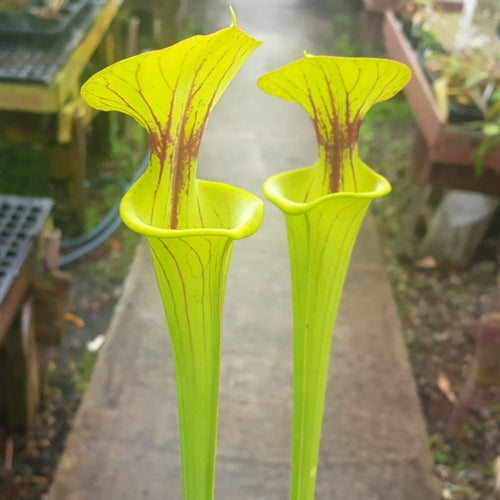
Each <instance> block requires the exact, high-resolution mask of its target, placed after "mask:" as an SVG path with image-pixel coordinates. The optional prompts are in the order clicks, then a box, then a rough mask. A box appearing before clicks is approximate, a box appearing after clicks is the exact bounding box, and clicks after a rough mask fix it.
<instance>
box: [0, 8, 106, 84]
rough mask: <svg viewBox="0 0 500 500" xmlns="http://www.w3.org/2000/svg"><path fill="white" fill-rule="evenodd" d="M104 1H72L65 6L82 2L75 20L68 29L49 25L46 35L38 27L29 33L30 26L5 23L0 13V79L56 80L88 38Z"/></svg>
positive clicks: (20, 80) (48, 81)
mask: <svg viewBox="0 0 500 500" xmlns="http://www.w3.org/2000/svg"><path fill="white" fill-rule="evenodd" d="M0 1H1V0H0ZM102 2H103V0H73V2H69V3H68V4H66V5H65V6H64V7H66V6H68V7H67V8H73V10H74V11H76V10H78V9H77V4H78V8H79V10H78V14H77V15H74V16H73V17H72V20H71V23H70V24H68V25H67V26H66V27H65V28H64V29H57V30H51V29H47V32H46V34H45V36H42V35H39V34H38V31H37V30H32V31H31V33H32V35H30V36H28V35H27V34H26V33H27V28H25V29H23V28H21V27H20V26H19V25H18V26H17V28H16V26H14V25H12V26H10V23H6V22H4V23H2V22H1V17H0V80H1V81H8V82H21V83H29V84H31V83H37V84H38V83H41V84H43V85H49V84H50V83H52V81H53V80H54V77H55V76H56V74H57V73H58V71H59V70H60V69H61V68H62V67H63V66H64V64H65V63H66V61H67V60H68V57H69V56H70V54H71V53H72V52H73V51H74V50H75V49H76V48H77V47H78V45H79V44H80V43H81V41H82V40H83V39H84V38H85V35H86V34H87V32H88V31H89V29H90V27H91V26H92V23H93V22H94V20H95V18H96V16H97V13H98V12H99V10H100V9H102V7H103V3H102ZM71 6H73V7H71ZM15 29H18V30H19V32H16V31H15ZM16 33H17V34H16ZM19 34H20V35H21V36H19Z"/></svg>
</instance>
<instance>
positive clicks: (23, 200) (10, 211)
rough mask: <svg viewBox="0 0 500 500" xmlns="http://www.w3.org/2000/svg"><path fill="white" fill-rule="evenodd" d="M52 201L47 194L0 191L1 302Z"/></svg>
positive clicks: (48, 211) (34, 239)
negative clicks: (29, 194) (3, 192)
mask: <svg viewBox="0 0 500 500" xmlns="http://www.w3.org/2000/svg"><path fill="white" fill-rule="evenodd" d="M53 204H54V202H53V200H51V199H50V198H32V197H25V196H11V195H0V304H2V303H3V301H4V300H5V297H6V296H7V293H8V292H9V290H10V287H11V285H12V283H13V282H14V280H15V279H16V277H17V275H18V273H19V271H20V269H21V267H22V265H23V263H24V261H25V259H26V257H27V256H28V254H29V253H30V250H31V249H32V248H33V244H34V243H35V241H36V240H37V238H38V236H39V235H40V231H41V230H42V228H43V226H44V224H45V222H46V220H47V217H48V216H49V214H50V211H51V210H52V206H53Z"/></svg>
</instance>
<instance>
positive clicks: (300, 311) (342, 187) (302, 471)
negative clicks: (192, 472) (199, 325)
mask: <svg viewBox="0 0 500 500" xmlns="http://www.w3.org/2000/svg"><path fill="white" fill-rule="evenodd" d="M409 78H410V72H409V70H408V68H407V67H406V66H404V65H402V64H400V63H397V62H394V61H388V60H383V59H362V58H359V59H358V58H340V57H328V56H311V55H309V54H305V55H304V58H303V59H301V60H298V61H295V62H293V63H291V64H289V65H287V66H284V67H282V68H280V69H277V70H275V71H273V72H271V73H268V74H266V75H264V76H262V77H261V78H260V79H259V82H258V84H259V87H260V88H261V89H262V90H264V91H265V92H267V93H269V94H271V95H274V96H277V97H280V98H282V99H285V100H287V101H290V102H294V103H298V104H300V105H301V106H302V107H303V108H304V109H305V111H306V112H307V114H308V115H309V116H310V118H311V120H312V124H313V126H314V129H315V131H316V138H317V141H318V160H317V162H316V163H315V164H314V165H312V166H309V167H305V168H301V169H298V170H294V171H289V172H284V173H281V174H278V175H275V176H273V177H271V178H269V179H268V180H267V181H266V182H265V183H264V186H263V189H264V194H265V195H266V197H267V198H268V199H269V200H270V201H271V202H273V203H274V204H275V205H276V206H277V207H279V208H280V209H281V210H282V211H283V213H284V214H285V221H286V227H287V233H288V246H289V254H290V268H291V276H292V297H293V325H294V327H293V345H294V348H293V352H294V354H293V358H294V369H293V373H294V375H293V416H292V453H291V456H292V458H291V480H290V499H291V500H313V498H314V490H315V486H316V475H317V467H318V456H319V448H320V439H321V426H322V420H323V410H324V402H325V392H326V383H327V376H328V365H329V359H330V347H331V342H332V334H333V328H334V324H335V319H336V316H337V309H338V305H339V301H340V297H341V292H342V287H343V284H344V280H345V276H346V273H347V268H348V265H349V261H350V257H351V252H352V249H353V246H354V243H355V240H356V236H357V234H358V231H359V228H360V226H361V223H362V221H363V217H364V215H365V213H366V211H367V209H368V207H369V204H370V202H371V200H372V199H374V198H378V197H381V196H384V195H386V194H388V193H389V192H390V189H391V187H390V185H389V183H388V182H387V180H386V179H384V178H383V177H382V176H380V175H378V174H376V173H375V172H374V171H372V170H371V169H370V168H369V167H368V166H367V165H365V164H364V163H363V161H362V160H361V159H360V158H359V155H358V142H357V141H358V133H359V128H360V126H361V123H362V120H363V118H364V116H365V114H366V112H367V111H368V110H369V109H370V107H371V106H372V105H374V104H376V103H377V102H380V101H384V100H386V99H388V98H390V97H392V96H393V95H394V94H396V93H397V92H398V91H399V90H401V89H402V88H403V86H404V85H405V84H406V83H407V81H408V80H409Z"/></svg>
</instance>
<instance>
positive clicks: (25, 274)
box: [0, 252, 35, 345]
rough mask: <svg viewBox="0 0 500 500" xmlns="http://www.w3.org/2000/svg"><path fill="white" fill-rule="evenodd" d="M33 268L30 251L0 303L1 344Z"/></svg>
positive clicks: (33, 260)
mask: <svg viewBox="0 0 500 500" xmlns="http://www.w3.org/2000/svg"><path fill="white" fill-rule="evenodd" d="M34 268H35V258H34V254H33V252H32V253H31V254H30V255H29V256H28V257H27V258H26V259H25V261H24V263H23V265H22V266H21V269H20V270H19V274H18V275H17V277H16V279H15V280H14V282H13V283H12V286H11V287H10V290H9V292H8V293H7V296H6V297H5V300H4V301H3V302H2V303H1V304H0V345H2V343H3V341H4V339H5V336H6V335H7V332H8V330H9V328H10V326H11V324H12V321H13V319H14V317H15V315H16V313H17V311H18V310H19V308H20V307H21V305H22V303H23V300H24V297H25V295H26V291H27V290H28V287H29V285H30V283H31V281H32V279H33V272H34Z"/></svg>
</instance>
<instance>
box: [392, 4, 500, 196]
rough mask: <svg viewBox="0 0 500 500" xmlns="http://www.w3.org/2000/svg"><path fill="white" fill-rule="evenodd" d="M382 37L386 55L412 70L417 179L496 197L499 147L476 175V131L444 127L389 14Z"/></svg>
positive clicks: (499, 190) (478, 140)
mask: <svg viewBox="0 0 500 500" xmlns="http://www.w3.org/2000/svg"><path fill="white" fill-rule="evenodd" d="M383 33H384V41H385V46H386V50H387V53H388V55H389V56H390V57H391V58H393V59H395V60H398V61H400V62H403V63H405V64H407V65H408V66H409V67H410V68H411V70H412V78H411V81H410V82H409V83H408V85H407V86H406V88H405V94H406V97H407V99H408V101H409V103H410V105H411V107H412V110H413V113H414V115H415V118H416V120H417V123H418V125H419V128H420V132H419V133H418V134H417V136H416V137H415V141H414V147H413V166H414V169H415V172H416V174H417V177H418V179H419V180H421V181H422V182H428V181H430V182H433V183H438V184H443V185H444V186H447V187H452V188H454V189H467V190H473V191H480V192H483V193H487V194H493V195H499V194H500V147H495V148H493V149H490V150H489V151H488V152H487V153H486V155H485V157H484V171H483V172H482V174H481V175H476V173H475V158H474V154H475V152H476V150H477V148H478V147H479V145H480V144H481V142H482V141H483V138H484V136H483V135H482V134H481V132H479V131H478V132H474V131H472V132H471V131H458V130H456V129H453V128H452V127H450V126H449V125H448V123H447V119H446V117H445V116H444V115H443V114H442V113H441V111H440V110H439V108H438V106H437V104H436V100H435V97H434V93H433V91H432V89H431V86H430V85H429V82H428V81H427V78H426V76H425V74H424V71H423V69H422V66H421V65H420V62H419V61H418V59H417V56H416V54H415V52H414V50H413V48H412V47H411V45H410V43H409V41H408V40H407V38H406V36H405V35H404V33H403V31H402V29H401V26H400V23H399V22H398V20H397V19H396V16H395V15H394V13H393V12H392V11H386V12H385V19H384V26H383Z"/></svg>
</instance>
